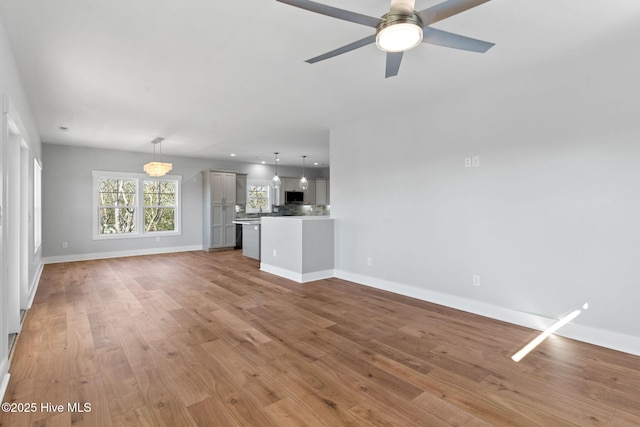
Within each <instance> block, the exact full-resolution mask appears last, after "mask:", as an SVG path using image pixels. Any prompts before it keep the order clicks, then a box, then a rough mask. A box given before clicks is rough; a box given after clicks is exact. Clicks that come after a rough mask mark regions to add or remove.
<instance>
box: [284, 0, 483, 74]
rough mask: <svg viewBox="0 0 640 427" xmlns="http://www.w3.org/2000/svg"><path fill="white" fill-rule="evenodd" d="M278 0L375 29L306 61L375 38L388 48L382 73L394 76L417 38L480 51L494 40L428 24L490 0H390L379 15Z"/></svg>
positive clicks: (304, 1) (302, 0) (307, 0)
mask: <svg viewBox="0 0 640 427" xmlns="http://www.w3.org/2000/svg"><path fill="white" fill-rule="evenodd" d="M277 1H279V2H281V3H285V4H288V5H291V6H295V7H299V8H301V9H305V10H309V11H311V12H316V13H320V14H322V15H327V16H331V17H333V18H338V19H342V20H344V21H349V22H354V23H356V24H361V25H366V26H368V27H373V28H375V29H376V33H375V34H372V35H370V36H368V37H365V38H363V39H361V40H358V41H355V42H353V43H349V44H348V45H346V46H342V47H340V48H338V49H335V50H332V51H331V52H327V53H325V54H323V55H319V56H316V57H314V58H311V59H308V60H307V61H306V62H307V63H309V64H314V63H316V62H319V61H323V60H325V59H329V58H333V57H334V56H338V55H341V54H343V53H346V52H350V51H352V50H355V49H357V48H359V47H363V46H366V45H369V44H371V43H373V42H375V43H376V45H377V46H378V48H380V49H381V50H383V51H385V52H387V67H386V74H385V77H393V76H396V75H398V70H399V69H400V63H401V62H402V54H403V53H404V52H405V51H407V50H410V49H413V48H414V47H416V46H418V45H419V44H420V42H423V43H429V44H435V45H439V46H445V47H452V48H454V49H461V50H468V51H471V52H479V53H484V52H486V51H487V50H489V49H490V48H491V47H492V46H493V45H494V44H493V43H489V42H485V41H482V40H477V39H472V38H469V37H465V36H461V35H458V34H454V33H449V32H447V31H442V30H437V29H435V28H431V27H430V26H429V25H431V24H434V23H436V22H438V21H441V20H443V19H445V18H449V17H450V16H453V15H457V14H458V13H461V12H464V11H465V10H468V9H471V8H473V7H476V6H479V5H481V4H482V3H486V2H487V1H489V0H446V1H444V2H442V3H439V4H437V5H435V6H432V7H430V8H428V9H424V10H421V11H416V10H415V9H414V7H415V0H391V9H390V10H389V12H388V13H385V14H384V15H382V16H381V17H380V18H374V17H372V16H367V15H362V14H359V13H355V12H350V11H348V10H344V9H338V8H336V7H332V6H327V5H325V4H321V3H316V2H313V1H310V0H277Z"/></svg>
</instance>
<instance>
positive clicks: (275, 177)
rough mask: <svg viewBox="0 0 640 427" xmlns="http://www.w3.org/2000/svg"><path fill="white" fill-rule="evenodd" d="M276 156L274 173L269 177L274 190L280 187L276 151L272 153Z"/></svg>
mask: <svg viewBox="0 0 640 427" xmlns="http://www.w3.org/2000/svg"><path fill="white" fill-rule="evenodd" d="M273 154H274V155H275V156H276V160H275V166H276V174H275V175H273V178H271V186H272V187H273V188H275V189H276V190H277V189H278V188H280V185H281V184H282V181H280V177H279V176H278V152H277V151H276V152H275V153H273Z"/></svg>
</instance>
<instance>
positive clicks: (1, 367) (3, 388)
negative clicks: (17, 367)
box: [0, 356, 11, 402]
mask: <svg viewBox="0 0 640 427" xmlns="http://www.w3.org/2000/svg"><path fill="white" fill-rule="evenodd" d="M0 375H1V376H2V380H1V381H0V402H4V395H5V393H6V392H7V387H8V386H9V379H10V378H11V374H9V359H8V356H7V359H3V360H2V362H1V364H0Z"/></svg>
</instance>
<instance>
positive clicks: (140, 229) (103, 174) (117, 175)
mask: <svg viewBox="0 0 640 427" xmlns="http://www.w3.org/2000/svg"><path fill="white" fill-rule="evenodd" d="M92 175H93V205H92V212H93V240H113V239H136V238H145V237H147V238H148V237H160V236H180V235H182V221H181V217H182V176H180V175H165V176H161V177H152V176H149V175H147V174H145V173H128V172H108V171H93V172H92ZM100 179H128V180H132V181H136V203H135V205H133V207H134V208H135V210H136V222H135V226H136V231H134V232H132V233H121V234H100V232H99V229H100V205H99V200H98V190H99V182H100ZM144 181H171V182H175V184H176V207H175V210H174V215H175V217H174V224H175V230H172V231H144V208H145V206H144Z"/></svg>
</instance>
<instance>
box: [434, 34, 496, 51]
mask: <svg viewBox="0 0 640 427" xmlns="http://www.w3.org/2000/svg"><path fill="white" fill-rule="evenodd" d="M422 42H423V43H429V44H435V45H438V46H445V47H452V48H454V49H461V50H468V51H471V52H480V53H485V52H486V51H488V50H489V49H491V48H492V47H493V46H494V45H495V43H489V42H485V41H482V40H478V39H472V38H470V37H465V36H461V35H459V34H454V33H449V32H447V31H442V30H436V29H435V28H425V29H424V35H423V37H422Z"/></svg>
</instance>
